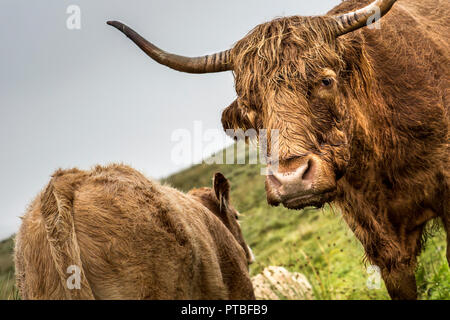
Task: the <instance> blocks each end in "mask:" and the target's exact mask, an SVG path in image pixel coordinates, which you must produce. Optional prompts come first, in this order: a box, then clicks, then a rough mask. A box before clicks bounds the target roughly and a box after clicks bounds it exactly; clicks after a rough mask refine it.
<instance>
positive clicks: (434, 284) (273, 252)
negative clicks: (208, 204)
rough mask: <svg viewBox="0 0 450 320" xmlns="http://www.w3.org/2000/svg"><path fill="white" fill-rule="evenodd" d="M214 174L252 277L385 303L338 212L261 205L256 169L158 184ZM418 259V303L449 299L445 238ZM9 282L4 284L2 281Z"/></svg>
mask: <svg viewBox="0 0 450 320" xmlns="http://www.w3.org/2000/svg"><path fill="white" fill-rule="evenodd" d="M216 171H220V172H222V173H223V174H225V176H226V177H227V178H228V179H230V181H231V183H232V202H233V204H234V206H235V207H236V208H237V209H238V210H239V211H240V212H241V213H242V214H243V217H242V218H241V225H242V228H243V231H244V236H245V238H246V240H247V242H248V244H249V245H250V246H251V247H252V249H253V252H254V254H255V256H256V259H257V262H256V263H255V264H253V265H252V267H251V273H252V275H255V274H257V273H259V272H260V271H262V269H263V268H264V267H266V266H269V265H275V266H284V267H285V268H286V269H288V270H289V271H292V272H301V273H303V274H305V275H306V277H307V278H308V279H309V281H310V282H311V284H312V285H313V288H314V294H315V298H316V299H388V298H389V296H388V294H387V292H386V289H385V287H384V285H383V283H382V281H381V288H380V289H378V290H369V289H368V288H367V285H366V282H367V280H368V277H369V274H368V273H367V272H366V268H365V265H364V261H363V249H362V247H361V245H360V244H359V243H358V241H357V240H356V239H355V237H354V236H353V235H352V233H351V231H350V230H349V229H348V227H347V226H346V224H345V223H344V221H343V220H342V219H341V217H340V215H339V212H338V211H337V210H333V209H332V208H330V207H325V208H324V209H322V210H316V209H305V210H302V211H291V210H287V209H284V208H271V207H269V206H268V205H267V204H266V198H265V191H264V177H263V176H262V175H260V167H259V166H256V165H206V164H202V165H197V166H194V167H192V168H190V169H187V170H185V171H182V172H179V173H177V174H175V175H173V176H171V177H168V178H167V179H165V180H164V182H166V183H169V184H171V185H172V186H174V187H176V188H178V189H181V190H183V191H188V190H189V189H191V188H194V187H201V186H210V185H211V178H212V176H213V174H214V173H215V172H216ZM433 233H434V236H433V237H430V238H429V239H428V241H427V244H426V248H425V250H424V252H423V254H422V255H421V257H420V263H419V267H418V270H417V283H418V286H419V293H420V298H421V299H450V270H449V267H448V265H447V261H446V258H445V249H446V241H445V233H444V231H443V229H442V227H439V228H435V230H433ZM11 253H12V241H11V239H9V240H6V241H3V242H1V243H0V299H5V298H14V297H15V295H14V294H13V293H12V292H14V291H12V284H13V281H12V280H11V278H12V273H13V265H12V259H11ZM8 279H9V280H8Z"/></svg>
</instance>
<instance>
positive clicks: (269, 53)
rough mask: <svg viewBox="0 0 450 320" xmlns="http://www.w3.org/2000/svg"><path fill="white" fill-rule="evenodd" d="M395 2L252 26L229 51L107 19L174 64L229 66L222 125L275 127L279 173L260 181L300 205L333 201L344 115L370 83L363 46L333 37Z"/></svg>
mask: <svg viewBox="0 0 450 320" xmlns="http://www.w3.org/2000/svg"><path fill="white" fill-rule="evenodd" d="M394 3H395V0H377V1H375V2H373V3H372V4H370V5H369V6H367V7H365V8H362V9H359V10H357V11H354V12H350V13H346V14H343V15H338V16H318V17H297V16H296V17H289V18H280V19H276V20H273V21H270V22H268V23H265V24H262V25H259V26H257V27H256V28H255V29H254V30H253V31H251V32H250V33H249V34H248V35H247V36H246V37H245V38H243V39H242V40H240V41H238V42H237V43H236V45H235V46H234V47H233V48H232V49H230V50H227V51H224V52H220V53H217V54H213V55H208V56H204V57H197V58H187V57H182V56H178V55H173V54H170V53H167V52H165V51H162V50H161V49H159V48H157V47H155V46H154V45H153V44H151V43H150V42H148V41H146V40H145V39H143V38H142V37H141V36H139V35H138V34H137V33H135V32H134V31H133V30H131V29H130V28H128V27H126V26H125V25H123V24H121V23H119V22H108V23H109V24H110V25H113V26H114V27H116V28H118V29H119V30H121V31H122V32H123V33H125V34H126V35H127V36H128V37H129V38H130V39H131V40H133V41H134V42H135V43H136V44H137V45H138V46H139V47H140V48H141V49H143V50H144V51H145V52H146V53H147V54H148V55H149V56H150V57H152V58H153V59H155V60H156V61H158V62H159V63H162V64H164V65H167V66H169V67H171V68H173V69H176V70H179V71H184V72H190V73H209V72H220V71H226V70H232V71H233V72H234V75H235V79H236V92H237V95H238V98H237V99H236V100H235V101H234V102H233V103H232V104H231V105H230V106H229V107H228V108H227V109H226V110H225V111H224V113H223V115H222V123H223V126H224V128H225V129H244V130H247V129H256V130H258V129H267V130H268V131H269V133H270V132H271V131H273V130H277V132H278V149H279V158H278V159H276V160H278V161H277V164H278V170H277V171H274V172H272V174H271V175H268V177H267V179H266V191H267V199H268V202H269V203H270V204H272V205H278V204H280V203H283V205H284V206H286V207H288V208H293V209H299V208H303V207H305V206H309V205H315V206H321V205H323V204H324V203H325V202H328V201H331V200H332V199H333V198H334V196H335V193H336V185H337V180H338V179H339V178H340V177H342V175H343V174H344V173H345V171H346V168H347V164H348V161H349V157H350V147H349V144H348V143H349V141H350V138H351V136H350V135H351V134H352V133H351V132H350V131H349V129H348V123H349V121H351V119H350V120H349V119H348V114H349V111H350V110H351V113H352V114H355V113H357V111H356V112H355V110H352V108H355V105H356V104H357V103H358V99H360V98H358V97H356V96H357V95H356V94H355V92H358V90H360V88H361V87H369V86H370V78H371V68H370V64H369V63H368V61H367V59H366V57H365V53H364V51H363V50H362V47H361V43H360V42H359V41H354V40H352V39H353V38H352V37H348V39H345V41H343V40H342V39H340V38H339V37H340V36H342V35H344V34H347V33H350V32H352V31H354V30H357V29H359V28H361V27H363V26H365V25H366V24H367V22H368V21H369V20H370V19H373V16H374V14H375V13H377V12H379V13H380V14H381V16H383V15H385V14H386V13H387V12H388V11H389V10H390V8H391V7H392V5H393V4H394ZM352 99H353V100H352ZM352 101H355V103H354V104H352V103H351V102H352ZM270 136H271V135H270V134H269V137H270ZM272 160H273V159H272Z"/></svg>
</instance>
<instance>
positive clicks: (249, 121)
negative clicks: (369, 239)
mask: <svg viewBox="0 0 450 320" xmlns="http://www.w3.org/2000/svg"><path fill="white" fill-rule="evenodd" d="M247 109H248V108H245V107H244V106H243V105H241V104H240V103H239V101H238V99H236V100H234V101H233V103H232V104H231V105H230V106H229V107H228V108H226V109H225V110H224V111H223V113H222V127H223V129H224V130H225V131H227V130H229V129H232V130H239V129H242V130H244V131H247V130H249V129H255V130H257V125H258V124H257V122H258V120H257V114H256V111H254V110H247Z"/></svg>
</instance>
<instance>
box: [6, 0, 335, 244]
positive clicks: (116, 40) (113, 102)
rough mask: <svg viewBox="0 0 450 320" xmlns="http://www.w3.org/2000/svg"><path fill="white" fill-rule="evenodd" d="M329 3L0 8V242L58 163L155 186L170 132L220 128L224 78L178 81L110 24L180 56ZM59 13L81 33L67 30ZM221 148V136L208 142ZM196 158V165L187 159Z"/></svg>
mask: <svg viewBox="0 0 450 320" xmlns="http://www.w3.org/2000/svg"><path fill="white" fill-rule="evenodd" d="M338 3H339V1H338V0H321V1H311V0H308V1H306V0H227V1H216V0H189V1H186V0H184V1H183V0H139V1H137V0H133V1H131V0H127V1H125V0H121V1H118V0H96V1H92V0H83V1H81V0H72V1H62V0H52V1H50V0H39V1H29V0H1V2H0V46H1V50H0V177H1V179H0V239H3V238H5V237H7V236H9V235H11V234H13V233H14V232H16V230H17V228H18V226H19V223H20V220H19V218H18V217H19V216H21V215H22V214H23V213H24V211H25V209H26V207H27V205H28V204H29V203H30V201H31V200H32V199H33V198H34V197H35V195H36V194H37V193H38V192H39V190H40V189H42V188H43V187H44V186H45V184H46V183H47V182H48V180H49V177H50V175H51V173H52V172H53V171H54V170H56V169H57V168H59V167H62V168H70V167H75V166H76V167H79V168H82V169H88V168H90V167H91V166H93V165H95V164H98V163H101V164H106V163H110V162H124V163H126V164H129V165H132V166H133V167H135V168H137V169H139V170H141V171H143V172H144V173H145V174H147V175H148V176H150V177H154V178H161V177H163V176H166V175H168V174H170V173H173V172H176V171H178V170H180V169H181V168H183V167H186V164H180V163H175V162H174V161H173V159H172V157H171V153H172V151H173V148H174V146H175V145H176V144H177V142H176V141H172V139H171V137H172V134H173V133H174V132H175V131H176V130H178V129H185V130H189V131H193V129H194V123H195V121H202V122H201V125H202V127H203V128H202V130H203V132H204V131H206V130H208V129H216V130H217V129H221V124H220V116H221V111H222V110H223V109H224V108H225V107H227V106H228V105H229V104H230V103H231V102H232V101H233V100H234V98H235V92H234V87H233V77H232V74H231V72H225V73H219V74H208V75H189V74H183V73H179V72H176V71H172V70H170V69H168V68H167V67H164V66H161V65H158V64H157V63H155V62H153V61H152V60H150V59H149V58H148V57H147V56H146V55H145V54H144V53H142V52H141V51H140V50H139V49H138V48H137V47H136V46H135V45H134V44H132V42H131V41H129V40H128V39H127V38H126V37H125V36H123V35H122V34H121V33H119V32H118V31H117V30H115V29H113V28H112V27H109V26H107V25H106V24H105V22H106V21H107V20H120V21H122V22H124V23H127V24H128V25H129V26H131V27H132V28H134V29H135V30H136V31H138V32H140V33H141V34H142V35H144V36H145V37H147V38H148V39H149V40H151V41H152V42H154V43H155V44H157V45H158V46H160V47H161V48H163V49H165V50H168V51H172V52H174V53H179V54H183V55H188V56H197V55H203V54H207V53H212V52H216V51H219V50H224V49H228V48H229V47H230V46H231V45H233V44H234V43H235V42H236V41H237V40H238V39H240V38H242V37H243V36H244V35H245V34H246V33H247V32H248V31H250V30H251V29H252V28H253V27H254V26H256V25H257V24H259V23H262V22H265V21H268V20H271V19H272V18H275V17H278V16H285V15H318V14H323V13H325V12H327V11H328V10H330V9H331V8H332V7H333V6H335V5H336V4H338ZM70 5H78V6H79V8H80V9H81V29H80V30H69V29H68V28H67V26H66V21H67V19H68V18H69V14H67V13H66V11H67V8H68V7H69V6H70ZM229 143H231V141H230V140H226V138H225V137H223V139H222V140H221V141H220V142H217V143H215V144H214V145H213V148H215V149H217V150H219V149H221V148H222V147H224V146H225V145H226V144H229ZM194 160H198V159H194Z"/></svg>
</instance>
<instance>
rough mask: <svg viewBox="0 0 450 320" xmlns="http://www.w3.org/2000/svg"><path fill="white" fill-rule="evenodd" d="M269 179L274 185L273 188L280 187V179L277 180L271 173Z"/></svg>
mask: <svg viewBox="0 0 450 320" xmlns="http://www.w3.org/2000/svg"><path fill="white" fill-rule="evenodd" d="M269 180H270V182H271V184H272V185H273V186H274V187H275V188H279V187H281V182H280V180H278V179H277V178H276V177H275V175H273V174H271V175H269Z"/></svg>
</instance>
